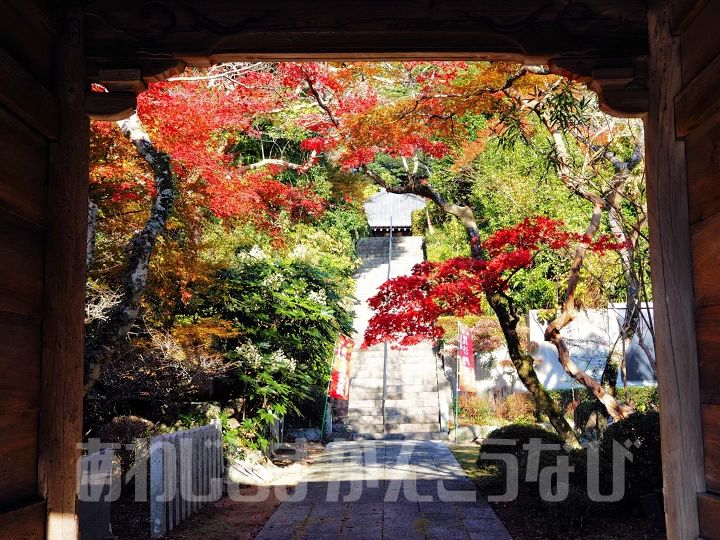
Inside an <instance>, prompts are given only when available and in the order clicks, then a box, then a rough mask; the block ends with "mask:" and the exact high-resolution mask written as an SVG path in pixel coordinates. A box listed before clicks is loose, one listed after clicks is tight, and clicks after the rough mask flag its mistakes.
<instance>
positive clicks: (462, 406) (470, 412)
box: [458, 394, 497, 426]
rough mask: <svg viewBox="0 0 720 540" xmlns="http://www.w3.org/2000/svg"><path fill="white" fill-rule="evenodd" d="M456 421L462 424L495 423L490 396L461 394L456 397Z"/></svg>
mask: <svg viewBox="0 0 720 540" xmlns="http://www.w3.org/2000/svg"><path fill="white" fill-rule="evenodd" d="M458 416H459V418H458V421H459V423H460V424H462V425H471V426H475V425H485V424H495V423H497V418H495V415H494V414H493V406H492V401H491V400H490V398H488V397H486V396H483V395H480V394H461V395H460V397H459V398H458Z"/></svg>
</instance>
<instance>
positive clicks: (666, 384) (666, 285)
mask: <svg viewBox="0 0 720 540" xmlns="http://www.w3.org/2000/svg"><path fill="white" fill-rule="evenodd" d="M648 30H649V35H650V51H651V55H650V64H649V67H650V71H649V87H650V111H649V113H648V115H647V124H646V130H645V133H646V137H647V154H646V155H647V199H648V215H649V221H650V225H649V229H650V258H651V268H652V286H653V297H654V299H655V303H654V307H655V350H656V353H657V366H658V370H657V375H658V377H657V378H658V387H659V393H660V395H661V396H662V406H661V412H660V428H661V434H662V458H663V485H664V489H665V507H666V523H667V537H668V539H669V540H687V539H689V538H696V537H697V536H698V534H699V532H700V531H699V521H698V513H697V496H696V495H697V493H698V492H699V491H703V490H704V489H705V475H704V465H703V434H702V426H701V416H700V390H699V381H698V361H697V345H696V339H695V302H694V299H693V296H692V294H691V292H690V291H692V290H693V281H692V264H691V250H690V225H689V215H688V195H687V180H686V166H685V145H684V143H683V142H682V141H677V140H676V139H675V118H674V104H673V98H674V96H676V95H677V94H678V92H679V91H680V89H681V87H682V80H681V77H682V74H681V71H682V69H681V62H680V39H679V38H677V37H673V36H672V33H671V28H670V1H669V0H653V1H651V2H650V7H649V11H648Z"/></svg>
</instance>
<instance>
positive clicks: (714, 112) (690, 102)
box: [675, 37, 720, 137]
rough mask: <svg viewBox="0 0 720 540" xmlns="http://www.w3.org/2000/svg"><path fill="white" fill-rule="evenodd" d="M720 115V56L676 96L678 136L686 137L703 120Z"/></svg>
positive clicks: (709, 119) (716, 117)
mask: <svg viewBox="0 0 720 540" xmlns="http://www.w3.org/2000/svg"><path fill="white" fill-rule="evenodd" d="M718 40H719V41H720V37H719V38H718ZM718 115H720V56H718V57H716V58H715V59H714V60H713V61H712V62H711V63H710V65H709V66H707V67H706V68H705V69H703V70H702V71H701V72H700V73H699V74H698V76H697V77H695V78H694V79H693V80H692V81H690V83H689V84H688V85H687V86H686V87H685V88H684V89H683V91H682V92H680V93H679V94H678V95H677V96H676V97H675V123H676V129H677V136H678V137H686V136H687V135H688V134H689V133H691V132H692V131H693V130H694V129H696V128H697V127H698V126H700V125H701V124H702V123H703V122H711V121H712V120H713V119H714V120H717V119H718Z"/></svg>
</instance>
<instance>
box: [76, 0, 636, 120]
mask: <svg viewBox="0 0 720 540" xmlns="http://www.w3.org/2000/svg"><path fill="white" fill-rule="evenodd" d="M85 27H86V34H85V36H86V47H85V48H86V56H87V58H88V62H89V66H88V70H89V72H91V73H95V74H96V77H98V78H99V77H100V75H99V72H100V71H101V70H113V69H139V70H140V71H141V73H142V77H143V79H144V80H145V81H146V82H152V81H154V80H162V79H163V78H165V77H168V76H170V75H172V74H175V73H176V72H177V70H179V69H181V68H184V66H185V65H188V66H210V65H213V64H217V63H221V62H229V61H257V60H265V61H302V60H305V61H309V60H417V59H423V60H509V61H517V62H523V63H527V64H546V63H551V64H553V65H556V66H558V69H562V70H565V71H567V72H568V73H571V74H574V75H576V78H582V79H583V80H586V81H589V84H590V85H591V86H592V87H593V88H594V89H596V90H598V91H599V93H600V94H601V100H602V99H603V97H602V94H603V91H604V90H607V94H608V96H609V97H611V99H612V101H613V103H611V104H610V103H608V104H607V109H608V110H610V111H611V112H615V113H617V114H623V115H637V114H640V113H642V112H644V111H639V109H642V108H643V107H645V109H646V105H644V103H645V102H646V101H647V99H646V98H644V97H643V95H645V94H646V91H644V79H643V76H644V75H643V72H646V71H647V69H646V67H642V66H640V65H639V64H640V63H642V62H645V63H646V62H647V54H648V40H647V6H646V2H644V1H643V0H586V1H585V2H583V3H580V2H571V1H570V0H549V1H548V2H547V3H543V4H538V2H536V1H534V0H517V1H515V2H507V1H505V0H492V1H491V0H486V1H483V2H473V3H470V2H467V1H464V0H395V1H393V2H386V1H383V2H380V1H379V0H363V1H359V0H348V1H346V2H337V1H336V0H314V1H313V2H311V3H310V2H298V1H297V0H266V1H263V2H260V1H256V2H252V1H248V2H243V3H238V2H235V1H231V0H204V1H199V0H195V1H193V0H186V1H184V2H176V1H157V2H151V3H148V2H146V1H143V0H126V1H124V2H117V1H116V0H94V1H90V2H89V3H88V4H87V6H86V9H85ZM605 59H614V61H615V64H609V63H608V62H606V61H604V60H605ZM570 65H572V67H573V69H577V71H573V70H572V69H569V68H568V66H570ZM630 68H632V69H633V74H632V77H629V76H628V73H629V72H628V71H627V70H628V69H630ZM593 69H595V70H600V71H598V72H597V74H598V75H599V76H601V77H602V80H600V81H597V82H595V79H593V73H592V70H593ZM613 70H614V71H613ZM623 70H625V71H623ZM618 74H621V75H620V76H619V77H618ZM608 75H609V76H608ZM623 83H624V86H623ZM641 87H642V88H641ZM625 94H628V95H627V96H625Z"/></svg>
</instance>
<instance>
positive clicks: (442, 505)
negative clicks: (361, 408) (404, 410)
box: [256, 440, 512, 540]
mask: <svg viewBox="0 0 720 540" xmlns="http://www.w3.org/2000/svg"><path fill="white" fill-rule="evenodd" d="M281 539H282V540H305V539H307V540H329V539H333V540H350V539H357V540H380V539H387V540H405V539H410V540H413V539H418V540H420V539H422V540H455V539H464V540H475V539H483V540H512V537H511V536H510V535H509V534H508V532H507V530H506V529H505V527H504V526H503V524H502V523H501V522H500V520H499V519H498V517H497V516H496V515H495V513H494V512H493V511H492V509H491V508H490V506H489V505H488V504H487V502H485V500H484V499H482V498H481V497H480V496H479V495H477V492H476V491H475V486H474V485H473V483H472V481H471V480H470V479H469V478H468V477H467V476H466V475H465V472H464V471H463V469H462V467H461V466H460V464H459V463H458V462H457V461H456V460H455V457H454V456H453V455H452V453H451V452H450V450H449V449H448V447H447V446H446V445H445V444H444V443H443V442H440V441H412V440H406V441H353V442H334V443H330V444H329V445H328V446H327V448H326V449H325V451H324V452H323V453H322V454H321V455H320V457H319V458H318V460H317V461H316V462H315V463H314V464H313V465H312V466H311V467H310V469H309V471H308V474H307V476H306V477H305V478H304V480H303V481H302V482H300V483H299V484H298V485H297V486H296V489H295V492H294V493H293V495H291V497H290V498H289V499H287V500H285V501H284V502H283V503H282V504H281V505H280V507H279V508H278V510H277V511H276V512H275V513H274V514H273V516H272V517H271V518H270V520H269V521H268V522H267V524H266V525H265V527H264V528H263V529H262V531H260V533H259V534H258V536H257V537H256V540H281Z"/></svg>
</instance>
